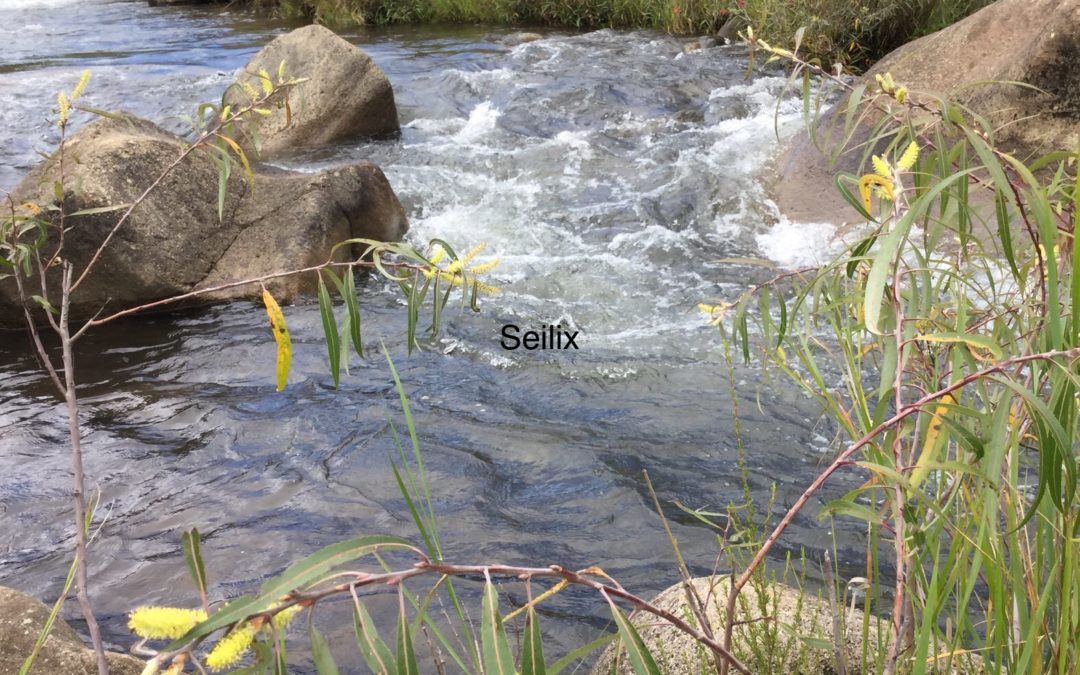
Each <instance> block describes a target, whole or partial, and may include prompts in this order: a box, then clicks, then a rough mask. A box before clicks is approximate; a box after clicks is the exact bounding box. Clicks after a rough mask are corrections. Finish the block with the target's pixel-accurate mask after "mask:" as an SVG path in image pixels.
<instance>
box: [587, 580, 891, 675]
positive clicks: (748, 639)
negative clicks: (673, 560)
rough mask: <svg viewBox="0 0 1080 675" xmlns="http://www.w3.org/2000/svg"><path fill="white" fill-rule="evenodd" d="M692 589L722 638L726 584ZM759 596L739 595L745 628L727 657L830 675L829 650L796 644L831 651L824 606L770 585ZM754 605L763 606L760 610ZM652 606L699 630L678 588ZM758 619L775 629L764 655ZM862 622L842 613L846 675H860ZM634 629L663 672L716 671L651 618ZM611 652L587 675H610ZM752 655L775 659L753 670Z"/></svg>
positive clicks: (624, 664)
mask: <svg viewBox="0 0 1080 675" xmlns="http://www.w3.org/2000/svg"><path fill="white" fill-rule="evenodd" d="M693 585H694V589H695V591H696V592H697V594H698V597H700V598H702V600H703V601H704V602H705V605H706V607H707V610H706V617H707V618H708V620H709V624H710V626H711V628H712V630H713V632H714V634H716V635H720V636H722V635H723V626H724V617H725V614H726V611H725V610H726V605H727V590H728V588H730V581H729V580H728V578H727V577H714V578H709V577H700V578H697V579H694V580H693ZM764 596H765V597H764V598H761V597H760V596H759V593H758V590H757V589H756V588H754V587H753V584H748V585H747V586H745V587H744V588H743V590H742V592H741V593H740V594H739V601H738V602H739V604H738V608H737V610H736V621H743V622H746V623H743V624H741V625H739V626H736V628H735V631H734V634H733V636H732V653H733V654H734V655H735V657H736V658H738V659H739V660H740V661H742V662H743V663H744V664H745V665H747V666H748V667H749V668H750V669H751V670H752V671H754V672H775V673H800V674H803V675H810V674H811V673H829V672H832V668H833V665H832V664H833V651H832V648H831V646H830V647H829V648H828V649H815V648H813V647H811V646H810V645H809V644H807V643H805V642H803V641H802V640H800V638H801V637H813V638H819V639H824V640H827V641H829V644H830V645H831V641H832V612H831V610H830V608H829V605H828V603H827V602H825V601H823V600H821V599H819V598H817V597H816V596H813V595H810V594H808V593H807V594H803V596H802V597H801V598H800V594H799V592H798V590H797V589H794V588H792V587H790V586H787V585H784V584H780V583H776V584H771V585H770V586H769V587H768V590H767V591H766V592H765V594H764ZM759 602H763V603H764V604H765V607H764V609H763V608H762V607H761V606H760V605H759ZM652 603H653V604H654V605H656V606H657V607H660V608H661V609H665V610H667V611H669V612H671V613H672V614H675V615H676V616H678V617H680V618H682V619H684V620H685V621H687V622H688V623H689V624H690V625H692V626H696V625H698V622H697V620H696V619H695V618H694V617H693V613H692V612H691V610H690V609H689V606H688V605H687V602H686V591H685V590H684V588H683V585H682V584H681V583H680V584H675V585H674V586H671V587H669V588H668V589H666V590H665V591H663V592H662V593H660V595H658V596H657V597H656V598H655V599H654V600H653V601H652ZM762 616H771V617H774V618H775V619H776V621H777V622H778V623H779V625H780V640H779V641H780V644H779V645H774V646H773V649H769V645H767V644H765V643H763V642H762V637H761V634H762V631H763V628H764V627H763V625H762V624H761V623H760V621H757V620H758V619H760V618H761V617H762ZM863 617H864V614H863V612H862V611H861V610H858V609H856V610H851V609H850V608H848V609H847V610H846V623H845V630H844V646H845V658H846V659H847V662H848V664H849V668H848V673H850V674H851V675H857V673H858V672H859V671H858V669H857V668H854V667H852V666H853V665H857V664H858V663H859V661H860V653H861V645H862V630H863ZM874 624H875V622H874V621H871V622H870V626H869V628H870V633H869V635H870V642H871V644H874V643H876V642H877V639H878V638H877V636H878V632H877V630H876V627H875V625H874ZM634 625H635V626H636V627H637V629H638V632H639V633H640V634H641V638H642V640H643V641H644V642H645V646H646V647H647V648H648V649H649V651H650V652H651V653H652V654H653V657H654V658H655V659H656V661H657V665H658V666H660V669H661V671H662V672H664V673H669V674H671V675H681V674H683V673H701V672H713V671H714V670H715V668H714V667H712V666H710V665H709V663H710V662H708V661H705V659H706V658H711V652H710V653H709V654H706V653H705V652H704V651H703V650H704V647H702V646H701V645H700V644H699V643H698V642H697V641H696V640H694V639H693V638H692V637H690V636H689V635H687V634H686V633H683V632H682V631H680V630H678V629H677V628H674V627H672V626H670V625H668V624H666V623H664V622H663V620H661V619H657V618H656V617H655V616H653V615H651V614H644V613H641V614H639V615H638V616H636V617H635V619H634ZM616 646H617V645H616V644H612V645H609V646H608V648H607V649H605V650H604V651H603V653H601V655H600V658H599V660H598V661H597V663H596V665H595V666H594V667H593V670H592V675H607V674H608V673H611V672H613V669H614V666H615V647H616ZM755 650H757V651H764V652H766V653H767V654H768V656H769V657H770V658H772V659H774V661H773V662H771V663H769V664H757V665H761V666H765V665H768V667H769V669H768V670H761V671H758V670H755V665H754V664H755V658H754V655H753V654H754V651H755ZM784 650H786V653H785V652H784ZM617 672H618V673H619V675H632V673H633V670H632V668H631V667H630V663H629V661H628V660H627V658H626V655H625V653H624V654H623V655H622V656H621V657H620V659H619V668H618V670H617ZM732 672H734V671H732Z"/></svg>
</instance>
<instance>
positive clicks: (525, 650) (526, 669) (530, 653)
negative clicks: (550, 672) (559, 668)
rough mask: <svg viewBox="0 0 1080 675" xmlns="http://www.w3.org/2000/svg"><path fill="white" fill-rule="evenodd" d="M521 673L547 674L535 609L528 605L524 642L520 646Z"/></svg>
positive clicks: (542, 641) (532, 674) (541, 637)
mask: <svg viewBox="0 0 1080 675" xmlns="http://www.w3.org/2000/svg"><path fill="white" fill-rule="evenodd" d="M521 675H547V669H546V668H545V667H544V638H543V634H542V633H541V632H540V622H539V621H538V620H537V618H536V610H535V609H534V608H533V606H532V605H529V611H528V613H527V614H526V615H525V642H524V644H523V645H522V647H521Z"/></svg>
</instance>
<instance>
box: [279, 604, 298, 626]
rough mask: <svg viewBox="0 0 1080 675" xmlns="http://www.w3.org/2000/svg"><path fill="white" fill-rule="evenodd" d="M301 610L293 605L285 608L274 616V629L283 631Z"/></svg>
mask: <svg viewBox="0 0 1080 675" xmlns="http://www.w3.org/2000/svg"><path fill="white" fill-rule="evenodd" d="M302 609H303V608H302V607H301V606H300V605H293V606H292V607H286V608H285V609H283V610H281V611H280V612H278V613H277V614H275V615H274V628H275V629H277V630H283V629H284V628H285V627H286V626H288V625H289V622H290V621H292V620H293V618H294V617H295V616H296V615H297V614H299V613H300V611H301V610H302Z"/></svg>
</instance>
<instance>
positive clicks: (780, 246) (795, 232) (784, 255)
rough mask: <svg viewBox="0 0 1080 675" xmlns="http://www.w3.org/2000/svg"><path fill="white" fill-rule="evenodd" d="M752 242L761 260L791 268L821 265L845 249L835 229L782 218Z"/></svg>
mask: <svg viewBox="0 0 1080 675" xmlns="http://www.w3.org/2000/svg"><path fill="white" fill-rule="evenodd" d="M756 239H757V244H758V248H759V249H760V250H761V252H762V254H763V255H764V256H765V257H767V258H769V259H770V260H773V261H774V262H777V263H779V264H780V265H782V266H784V267H791V268H794V267H812V266H819V265H823V264H825V263H827V262H828V261H829V260H831V259H832V258H834V257H835V255H836V254H837V253H839V252H840V251H842V250H843V249H844V248H845V247H846V244H845V242H844V241H843V240H842V239H841V237H839V236H838V228H837V226H836V225H834V224H832V223H795V222H792V221H790V220H788V219H787V218H786V217H781V218H780V221H779V222H778V223H776V224H775V225H773V226H772V227H771V228H769V229H768V230H767V231H765V232H762V233H760V234H758V235H757V236H756Z"/></svg>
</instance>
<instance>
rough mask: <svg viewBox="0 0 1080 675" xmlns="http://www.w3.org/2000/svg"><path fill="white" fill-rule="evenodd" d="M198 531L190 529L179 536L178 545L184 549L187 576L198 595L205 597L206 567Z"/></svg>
mask: <svg viewBox="0 0 1080 675" xmlns="http://www.w3.org/2000/svg"><path fill="white" fill-rule="evenodd" d="M200 539H201V538H200V536H199V530H197V529H196V528H191V529H190V530H188V531H187V532H184V534H182V535H181V536H180V545H181V547H182V548H183V549H184V562H186V563H187V568H188V574H190V575H191V580H192V581H194V582H195V588H196V589H197V590H198V591H199V595H202V596H204V597H205V596H206V586H207V584H206V566H205V565H203V558H202V545H201V543H200Z"/></svg>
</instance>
